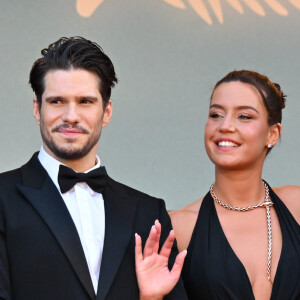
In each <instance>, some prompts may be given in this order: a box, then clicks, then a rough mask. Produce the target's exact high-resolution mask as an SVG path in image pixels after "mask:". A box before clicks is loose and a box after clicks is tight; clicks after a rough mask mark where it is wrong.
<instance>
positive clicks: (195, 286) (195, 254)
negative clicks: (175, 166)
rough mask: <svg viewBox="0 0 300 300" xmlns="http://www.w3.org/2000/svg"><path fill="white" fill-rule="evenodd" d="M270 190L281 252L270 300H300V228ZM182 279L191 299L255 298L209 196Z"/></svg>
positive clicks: (199, 220)
mask: <svg viewBox="0 0 300 300" xmlns="http://www.w3.org/2000/svg"><path fill="white" fill-rule="evenodd" d="M269 189H270V196H271V199H272V201H273V203H274V208H275V211H276V214H277V216H278V219H279V223H280V228H281V233H282V250H281V255H280V259H279V263H278V267H277V271H276V275H275V278H274V283H273V290H272V295H271V300H299V299H300V226H299V224H298V223H297V222H296V220H295V219H294V217H293V216H292V214H291V213H290V212H289V210H288V209H287V207H286V206H285V205H284V204H283V202H282V201H281V200H280V199H279V197H278V196H277V195H276V194H275V193H274V191H273V190H272V189H271V188H270V187H269ZM299 201H300V199H299ZM182 277H183V281H184V285H185V288H186V291H187V294H188V297H189V299H190V300H202V299H205V300H206V299H220V300H227V299H228V300H254V299H255V298H254V295H253V291H252V287H251V284H250V280H249V278H248V275H247V273H246V270H245V268H244V266H243V265H242V263H241V261H240V260H239V259H238V257H237V256H236V254H235V253H234V252H233V250H232V248H231V246H230V245H229V242H228V240H227V239H226V237H225V234H224V232H223V230H222V227H221V224H220V222H219V219H218V216H217V212H216V208H215V205H214V200H213V199H212V197H211V195H210V193H208V194H207V195H206V196H205V197H204V199H203V202H202V205H201V208H200V211H199V215H198V219H197V222H196V225H195V228H194V231H193V234H192V237H191V241H190V244H189V247H188V252H187V257H186V260H185V263H184V267H183V271H182Z"/></svg>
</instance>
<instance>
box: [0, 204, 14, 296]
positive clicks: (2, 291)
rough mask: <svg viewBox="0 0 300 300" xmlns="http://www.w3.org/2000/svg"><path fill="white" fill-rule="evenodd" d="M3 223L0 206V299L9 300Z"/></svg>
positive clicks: (9, 291)
mask: <svg viewBox="0 0 300 300" xmlns="http://www.w3.org/2000/svg"><path fill="white" fill-rule="evenodd" d="M9 278H10V276H9V267H8V257H7V244H6V234H5V223H4V218H3V215H2V211H1V207H0V300H11V299H12V297H11V286H10V279H9Z"/></svg>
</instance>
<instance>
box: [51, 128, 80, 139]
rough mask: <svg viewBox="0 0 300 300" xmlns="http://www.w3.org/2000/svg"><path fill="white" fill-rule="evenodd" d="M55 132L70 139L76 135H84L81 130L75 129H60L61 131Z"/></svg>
mask: <svg viewBox="0 0 300 300" xmlns="http://www.w3.org/2000/svg"><path fill="white" fill-rule="evenodd" d="M57 132H59V133H62V134H64V135H66V136H72V137H74V136H78V135H80V134H83V133H84V132H83V131H82V130H79V129H75V128H61V129H59V130H57Z"/></svg>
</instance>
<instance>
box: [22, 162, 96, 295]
mask: <svg viewBox="0 0 300 300" xmlns="http://www.w3.org/2000/svg"><path fill="white" fill-rule="evenodd" d="M22 175H23V179H24V184H23V185H21V184H19V185H17V187H18V188H19V190H20V191H21V193H22V194H23V195H24V196H25V198H26V199H27V200H28V201H29V202H30V203H31V205H32V206H33V207H34V208H35V210H36V211H37V212H38V213H39V215H40V216H41V217H42V219H43V220H44V222H45V223H46V224H47V225H48V226H49V228H50V230H51V231H52V233H53V235H54V236H55V237H56V239H57V241H58V243H59V244H60V246H61V248H62V249H63V251H64V253H65V255H66V256H67V258H68V260H69V261H70V263H71V265H72V267H73V269H74V271H75V273H76V274H77V276H78V278H79V279H80V281H81V283H82V285H83V286H84V287H85V289H86V291H87V292H88V294H89V295H90V297H91V298H92V299H94V298H95V292H94V288H93V285H92V281H91V278H90V274H89V270H88V266H87V263H86V259H85V255H84V252H83V249H82V246H81V242H80V238H79V235H78V233H77V230H76V227H75V225H74V223H73V220H72V218H71V216H70V214H69V211H68V209H67V207H66V205H65V203H64V201H63V199H62V198H61V196H60V194H59V192H58V190H57V189H56V187H55V185H54V183H53V182H52V180H51V179H50V177H49V176H48V174H47V173H46V171H45V170H44V168H43V167H42V166H41V164H40V163H39V161H38V159H37V158H36V157H33V158H32V159H31V161H30V162H29V163H28V164H27V165H25V166H24V167H22Z"/></svg>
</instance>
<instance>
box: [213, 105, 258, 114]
mask: <svg viewBox="0 0 300 300" xmlns="http://www.w3.org/2000/svg"><path fill="white" fill-rule="evenodd" d="M209 108H220V109H224V107H223V106H222V105H220V104H212V105H211V106H210V107H209ZM235 109H236V110H242V109H251V110H253V111H255V112H256V113H258V114H259V111H258V110H257V109H256V108H254V107H253V106H251V105H240V106H236V107H235Z"/></svg>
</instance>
